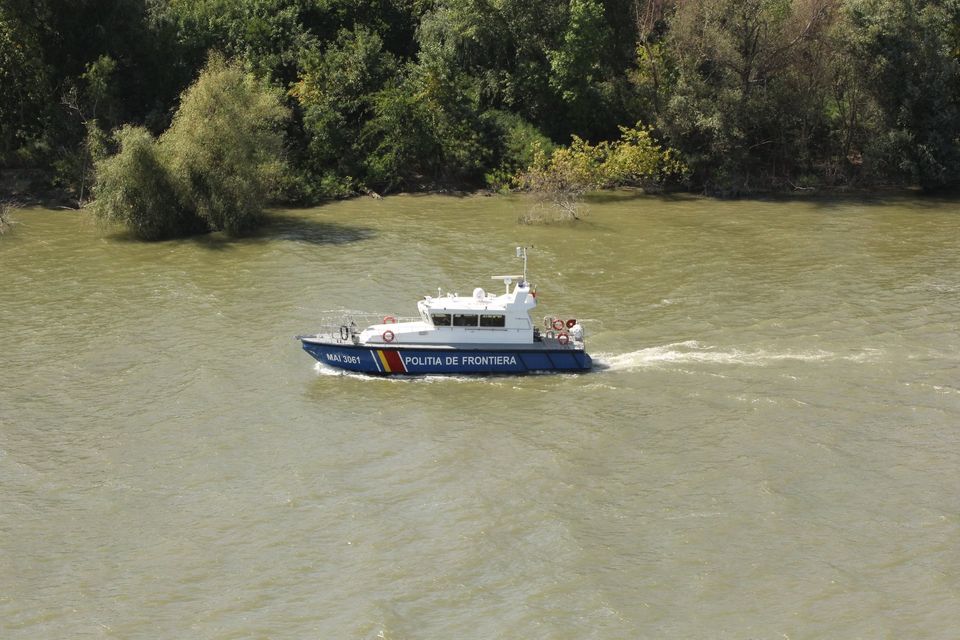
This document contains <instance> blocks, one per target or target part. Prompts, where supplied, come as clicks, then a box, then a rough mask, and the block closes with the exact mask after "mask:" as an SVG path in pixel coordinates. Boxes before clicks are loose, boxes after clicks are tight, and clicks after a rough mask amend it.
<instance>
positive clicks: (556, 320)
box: [553, 318, 563, 331]
mask: <svg viewBox="0 0 960 640" xmlns="http://www.w3.org/2000/svg"><path fill="white" fill-rule="evenodd" d="M553 328H554V329H556V330H557V331H562V330H563V320H561V319H560V318H554V319H553Z"/></svg>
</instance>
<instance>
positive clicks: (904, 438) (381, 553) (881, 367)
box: [0, 197, 960, 639]
mask: <svg viewBox="0 0 960 640" xmlns="http://www.w3.org/2000/svg"><path fill="white" fill-rule="evenodd" d="M522 207H523V205H522V203H520V202H519V201H512V200H506V199H499V198H482V197H470V198H461V199H457V198H444V197H397V198H388V199H386V200H384V201H382V202H378V201H373V200H370V199H362V200H355V201H352V202H345V203H340V204H335V205H331V206H327V207H323V208H320V209H316V210H311V211H296V212H283V213H282V214H281V213H278V214H277V218H278V219H279V222H278V224H276V225H275V226H274V227H272V228H271V229H270V230H269V231H268V232H267V233H265V234H264V236H262V237H260V238H256V239H252V240H245V241H239V242H227V241H223V240H222V239H218V238H205V239H200V240H194V241H181V242H168V243H159V244H139V243H135V242H129V241H125V240H122V239H118V238H115V237H110V236H109V235H104V234H103V233H101V232H99V231H97V229H96V228H95V227H94V226H92V225H91V224H90V223H89V222H87V221H86V219H85V218H84V217H82V216H79V215H75V214H69V213H62V212H58V213H53V212H44V211H30V212H19V213H17V214H16V215H15V218H16V219H17V220H18V221H19V224H17V225H16V227H15V229H14V231H13V232H12V234H8V235H6V236H4V237H2V238H0V294H2V295H0V329H2V333H0V365H2V369H0V370H2V375H0V637H3V638H76V637H104V638H393V639H405V638H477V639H481V638H483V639H486V638H545V639H547V638H549V639H553V638H570V639H579V638H791V639H796V638H952V637H956V634H957V629H958V628H960V546H958V541H960V336H958V328H960V206H958V205H956V204H952V203H949V202H928V201H912V200H905V199H892V200H889V201H883V200H877V201H873V202H868V203H864V202H839V203H837V202H834V203H771V202H750V201H743V202H719V203H718V202H713V201H708V200H699V199H686V198H680V199H675V200H674V199H652V198H630V197H612V198H606V199H604V200H598V201H596V202H595V203H594V204H593V206H592V210H591V215H590V217H589V218H588V220H587V221H586V222H585V223H583V224H581V225H579V226H576V227H569V226H555V227H524V226H518V225H516V224H515V220H516V218H517V215H518V214H519V213H520V212H521V209H522ZM517 244H528V245H534V246H535V247H536V249H535V250H534V251H533V252H532V253H531V279H532V280H533V281H534V282H535V283H536V284H537V285H538V287H539V292H540V300H541V305H542V306H541V308H540V309H538V312H539V314H538V315H543V314H546V313H557V314H561V315H564V316H567V315H572V316H576V317H577V318H580V319H581V320H582V321H583V324H584V325H585V326H586V327H587V330H588V332H589V333H588V342H587V345H588V350H589V351H590V352H591V354H593V355H594V358H595V360H597V361H598V362H599V363H600V365H601V366H600V370H598V371H596V372H594V373H591V374H588V375H584V376H532V377H527V378H486V379H466V378H461V379H458V378H453V379H448V378H425V379H416V380H401V381H397V380H379V379H369V378H362V377H352V376H341V375H334V374H331V373H330V372H327V371H320V370H317V369H316V368H315V367H314V362H313V361H312V360H311V359H310V358H309V356H307V355H306V354H305V353H303V352H302V351H301V350H300V348H299V345H298V343H297V342H296V341H295V340H294V339H293V336H295V335H296V334H297V333H301V332H307V331H311V330H314V329H316V328H317V326H318V325H319V324H320V322H321V319H323V318H329V317H331V316H333V317H334V319H338V316H339V312H340V311H341V310H344V309H349V310H357V311H370V312H391V313H399V314H403V315H407V314H409V313H410V312H412V310H413V304H414V301H415V300H416V299H417V298H419V297H420V296H422V295H425V294H430V293H433V292H435V291H436V288H437V287H438V286H442V287H443V288H444V289H449V290H452V291H460V292H465V291H470V290H471V289H472V288H473V287H474V286H476V285H477V284H480V285H486V284H487V283H488V282H489V280H488V276H489V275H492V274H495V273H500V272H503V271H504V270H505V269H507V270H510V269H513V270H516V266H517V265H516V260H515V259H514V258H513V257H512V253H513V248H514V246H515V245H517Z"/></svg>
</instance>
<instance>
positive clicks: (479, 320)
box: [359, 276, 537, 345]
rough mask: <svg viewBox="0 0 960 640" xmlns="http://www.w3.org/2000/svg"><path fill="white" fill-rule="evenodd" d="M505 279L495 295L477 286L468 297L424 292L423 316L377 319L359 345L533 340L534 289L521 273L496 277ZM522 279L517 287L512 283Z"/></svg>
mask: <svg viewBox="0 0 960 640" xmlns="http://www.w3.org/2000/svg"><path fill="white" fill-rule="evenodd" d="M494 279H495V280H502V281H503V282H504V283H505V284H506V289H507V291H506V293H504V294H502V295H499V296H495V295H493V294H490V293H487V292H486V291H484V290H483V289H481V288H479V287H478V288H476V289H474V291H473V295H472V296H470V297H466V296H459V295H455V294H449V293H448V294H447V295H445V296H440V297H436V298H433V297H431V296H426V297H425V298H424V299H423V300H421V301H419V302H418V303H417V311H418V312H419V314H420V320H417V321H414V322H398V323H383V324H375V325H372V326H370V327H367V328H366V329H364V330H363V331H362V332H361V333H360V336H359V342H360V344H378V343H379V344H385V345H386V344H392V345H397V344H403V345H413V344H423V345H427V344H437V345H450V344H476V345H484V344H490V345H493V344H532V343H533V341H534V338H533V323H532V322H531V321H530V310H531V309H533V308H534V307H536V306H537V298H536V294H535V293H534V292H532V291H531V289H530V283H528V282H526V281H525V280H524V279H523V277H522V276H494ZM513 279H518V281H517V284H516V286H515V287H514V288H513V291H510V284H511V282H512V281H513Z"/></svg>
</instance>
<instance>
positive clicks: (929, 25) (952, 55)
mask: <svg viewBox="0 0 960 640" xmlns="http://www.w3.org/2000/svg"><path fill="white" fill-rule="evenodd" d="M848 11H849V15H850V19H851V21H852V26H853V30H852V42H851V55H852V57H853V59H854V60H856V61H858V68H859V70H860V71H861V72H862V73H863V74H864V75H865V76H866V77H867V78H868V81H869V83H870V86H871V89H872V93H873V96H874V99H875V100H876V101H877V103H878V104H879V105H880V110H881V112H882V114H883V125H884V126H883V128H882V129H881V130H880V131H878V132H877V135H876V136H875V137H874V138H873V140H872V144H871V145H870V148H869V149H868V153H870V154H871V155H873V156H874V158H875V160H876V161H877V163H878V165H879V168H880V170H881V171H884V172H885V173H887V174H888V175H892V176H895V177H901V178H903V179H906V180H907V181H909V182H912V183H916V184H919V185H921V186H922V187H923V188H924V189H927V190H937V189H943V188H949V187H956V186H958V185H960V2H958V1H957V0H946V1H943V2H939V1H937V2H933V1H930V2H928V1H925V0H863V1H853V2H851V3H850V5H849V7H848Z"/></svg>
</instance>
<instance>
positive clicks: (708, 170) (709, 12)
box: [0, 0, 960, 233]
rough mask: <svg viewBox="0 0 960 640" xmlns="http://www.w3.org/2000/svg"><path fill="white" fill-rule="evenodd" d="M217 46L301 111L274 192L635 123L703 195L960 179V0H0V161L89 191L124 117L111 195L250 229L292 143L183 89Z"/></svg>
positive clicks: (427, 181)
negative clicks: (118, 181)
mask: <svg viewBox="0 0 960 640" xmlns="http://www.w3.org/2000/svg"><path fill="white" fill-rule="evenodd" d="M211 52H219V53H220V54H222V55H223V56H225V57H226V58H227V59H233V60H237V61H239V63H240V64H241V65H242V66H243V67H244V69H245V70H246V71H247V72H249V74H251V75H252V76H254V77H256V78H257V81H258V82H261V83H264V84H268V85H269V86H270V87H272V91H273V92H276V93H277V94H280V95H282V99H283V100H284V101H285V103H286V106H287V107H288V108H289V109H290V110H291V112H292V114H293V117H292V118H291V119H290V120H289V121H288V123H287V125H286V128H285V130H284V132H283V151H284V153H283V157H284V159H285V169H284V170H283V171H282V175H274V176H273V178H276V179H271V180H269V182H268V183H269V185H271V186H272V187H273V190H272V192H271V195H272V197H275V198H283V199H287V200H301V201H315V200H317V199H320V198H324V197H336V196H342V195H347V194H350V193H354V192H357V191H364V190H368V189H372V190H375V191H379V192H386V191H391V190H399V189H405V190H411V189H424V188H437V187H464V186H467V187H470V186H480V185H483V184H488V185H491V186H494V187H501V186H503V185H505V184H508V183H509V182H510V178H511V176H514V175H515V174H516V173H517V172H518V171H519V170H522V169H524V168H526V167H528V166H529V165H530V164H531V163H532V162H533V161H534V153H535V150H536V149H537V148H540V149H542V150H545V151H547V150H549V149H551V148H553V146H554V145H568V144H569V141H570V140H571V136H577V137H578V138H579V139H580V140H581V141H590V143H592V144H593V145H598V144H599V143H600V142H602V141H604V140H608V141H615V140H617V139H618V138H619V136H620V127H621V126H633V125H634V123H637V122H643V123H645V124H646V125H649V126H652V127H653V131H652V133H651V135H652V136H654V137H655V138H656V140H658V141H659V144H661V145H663V146H664V148H671V149H674V150H676V151H677V152H678V154H679V156H680V157H681V158H683V161H684V163H685V165H686V167H687V169H688V170H687V171H685V172H683V174H682V175H683V177H684V180H685V184H686V185H687V186H688V187H689V188H692V189H696V190H703V191H707V192H710V193H721V194H737V193H746V192H751V191H757V190H766V189H771V188H773V189H794V188H809V187H817V186H821V185H841V186H842V185H870V184H878V183H889V184H909V185H920V186H922V187H923V188H925V189H928V190H935V189H942V188H951V187H956V186H957V185H958V182H960V0H497V1H496V2H493V1H491V0H0V86H3V89H4V90H3V91H2V92H0V166H2V167H4V168H6V169H11V168H19V169H27V168H32V169H40V170H41V171H40V172H36V171H34V174H33V175H35V176H39V177H38V178H37V179H38V180H40V181H41V182H44V183H45V185H44V184H41V185H39V186H35V187H34V188H42V187H43V186H48V187H49V186H51V185H60V186H62V187H65V188H68V189H70V190H71V192H72V193H73V194H74V197H75V198H76V199H83V194H82V193H81V190H82V189H83V188H84V187H85V185H86V184H87V183H88V182H89V174H90V171H89V168H90V167H91V166H93V162H94V160H96V147H97V145H96V144H92V142H95V141H96V138H97V136H96V131H98V130H99V131H102V132H107V133H109V132H111V131H114V130H118V131H120V133H118V134H117V140H118V142H119V143H120V146H121V148H122V149H123V151H121V157H120V158H118V159H117V160H116V161H113V162H114V164H113V165H111V164H109V163H107V164H104V165H103V167H104V170H105V171H106V177H104V179H103V180H102V181H101V184H100V185H99V186H98V189H97V193H99V194H100V197H103V195H104V194H105V193H108V192H110V193H113V192H112V191H111V188H110V185H111V184H112V182H111V180H113V178H112V177H111V176H113V175H114V174H118V172H121V171H132V172H141V173H144V175H146V173H149V171H147V167H148V166H149V165H150V163H158V166H163V167H164V168H165V171H166V174H165V176H166V177H164V178H162V179H161V178H151V179H152V180H155V181H157V182H155V183H154V184H143V185H141V186H140V187H138V189H139V190H138V191H131V192H130V193H128V194H126V195H124V196H121V195H118V194H116V193H114V194H113V197H116V198H119V200H117V202H118V203H120V202H126V204H118V205H117V206H118V207H120V209H119V210H122V209H123V208H124V207H127V206H132V203H133V202H134V200H135V199H139V198H148V199H149V198H154V197H159V194H160V193H161V192H162V191H163V190H164V189H166V188H168V186H169V188H174V189H176V190H177V192H178V194H180V199H181V201H183V200H184V198H185V197H186V199H188V200H191V201H192V203H193V205H192V207H193V208H194V209H195V211H194V213H195V214H196V215H198V216H203V217H204V219H206V220H207V222H208V224H210V225H211V226H214V227H217V228H220V227H223V228H231V229H234V227H233V226H231V225H234V223H235V221H234V220H232V219H231V218H230V214H229V213H228V212H229V211H231V210H233V209H234V208H240V209H242V210H247V209H250V208H251V206H254V207H255V206H256V205H257V198H258V196H257V193H256V192H257V191H258V190H260V189H261V188H262V187H264V185H265V184H268V183H267V182H263V181H260V179H259V178H257V179H255V180H251V179H250V175H249V174H247V173H244V171H243V167H244V166H247V165H248V162H247V160H248V159H249V157H250V154H252V153H254V152H256V153H261V152H262V155H261V157H260V158H259V160H258V161H257V162H254V163H253V164H257V165H263V164H264V163H266V162H268V161H266V160H265V158H266V157H267V156H268V155H271V154H272V153H273V151H275V149H274V148H273V147H272V145H271V144H267V145H265V146H263V147H260V143H261V142H262V140H259V139H258V140H257V141H256V142H255V147H254V148H236V147H235V145H236V144H238V140H237V139H236V137H235V136H234V130H233V127H232V126H231V123H232V122H234V120H235V119H236V118H238V117H240V116H241V112H242V111H243V110H246V109H248V108H249V109H253V110H254V111H256V110H257V109H261V108H266V107H264V105H263V104H260V103H256V102H254V103H250V104H246V103H238V104H237V110H235V111H224V112H220V114H219V115H218V116H217V118H215V119H211V120H210V121H209V122H203V118H201V117H199V114H200V113H201V112H203V110H204V109H207V108H209V107H210V105H211V103H209V97H208V98H204V97H203V96H200V95H192V94H191V93H187V94H184V93H183V92H184V90H185V88H186V87H188V86H189V85H190V84H191V83H192V82H194V81H195V80H196V78H197V77H198V75H199V73H200V71H201V69H202V68H203V67H204V65H205V64H206V61H207V60H208V58H209V56H210V54H211ZM245 77H247V76H245ZM250 82H253V80H250V79H249V78H248V79H247V80H244V81H243V83H242V84H249V83H250ZM219 90H222V91H225V92H227V93H228V94H229V93H230V89H229V87H226V86H221V87H220V89H219ZM268 93H269V92H268ZM181 95H184V96H185V99H184V101H183V103H182V104H181V102H180V100H181ZM191 96H192V97H191ZM191 100H193V103H192V104H191ZM178 109H179V111H178ZM271 109H272V107H271V108H269V109H267V111H270V110H271ZM191 110H192V111H193V112H194V115H193V116H190V117H189V118H188V117H187V115H185V114H187V113H189V112H191ZM174 114H177V115H176V116H175V115H174ZM257 118H266V119H268V120H270V119H271V118H272V116H271V115H270V114H268V113H262V112H261V113H260V114H259V115H256V116H254V119H257ZM188 121H189V122H188ZM125 126H126V127H129V126H133V127H141V128H140V129H135V128H125V129H122V127H125ZM638 131H648V130H647V129H646V128H641V129H638ZM148 132H149V134H150V135H151V136H152V138H156V137H157V136H160V137H159V139H158V141H157V140H153V139H148V138H147V137H146V136H147V133H148ZM164 132H165V133H164ZM648 133H650V132H648ZM161 134H162V135H161ZM165 147H169V148H170V149H169V150H166V149H165ZM174 148H176V149H177V151H176V153H174V151H173V149H174ZM221 154H222V155H221ZM271 157H273V156H272V155H271ZM261 161H263V162H261ZM541 161H545V160H541ZM221 163H222V164H221ZM198 168H203V171H206V170H210V171H211V172H212V174H211V175H215V177H208V176H206V175H205V174H204V173H203V171H199V170H198ZM274 169H275V170H276V169H278V167H276V166H274ZM258 171H259V170H258ZM268 173H269V172H268ZM273 173H274V174H276V171H273ZM257 175H258V176H259V175H260V173H257ZM166 180H169V181H170V183H171V184H170V185H168V186H165V185H164V182H165V181H166ZM184 190H186V191H188V192H190V195H189V196H184V195H183V193H184ZM260 193H263V192H262V191H261V192H260ZM124 198H127V199H128V200H124ZM248 205H250V206H248ZM247 213H249V211H247ZM242 219H244V218H243V216H241V217H240V218H238V220H242ZM244 224H245V223H244ZM241 226H243V225H242V224H241ZM145 228H146V227H145ZM150 228H151V229H154V231H156V232H161V231H162V229H160V228H154V227H150ZM235 230H239V228H237V229H235ZM154 231H151V233H153V232H154Z"/></svg>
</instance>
